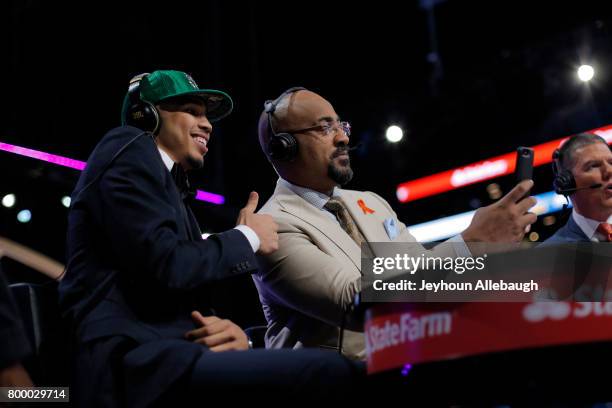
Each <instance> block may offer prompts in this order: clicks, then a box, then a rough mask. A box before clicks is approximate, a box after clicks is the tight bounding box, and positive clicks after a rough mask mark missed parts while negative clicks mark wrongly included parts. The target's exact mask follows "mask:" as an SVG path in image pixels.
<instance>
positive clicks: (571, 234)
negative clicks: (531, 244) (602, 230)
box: [542, 215, 591, 245]
mask: <svg viewBox="0 0 612 408" xmlns="http://www.w3.org/2000/svg"><path fill="white" fill-rule="evenodd" d="M590 241H591V240H590V239H589V238H588V237H587V236H586V235H585V233H584V232H582V230H581V229H580V227H579V226H578V224H576V221H574V217H573V216H571V215H570V217H569V219H568V220H567V222H566V223H565V225H564V226H562V227H561V228H559V229H558V230H557V232H555V233H554V234H553V235H552V236H551V237H550V238H548V239H547V240H546V241H544V242H543V244H542V245H551V244H561V243H566V242H590Z"/></svg>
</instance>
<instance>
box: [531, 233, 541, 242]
mask: <svg viewBox="0 0 612 408" xmlns="http://www.w3.org/2000/svg"><path fill="white" fill-rule="evenodd" d="M538 239H540V234H538V233H537V232H535V231H533V232H532V233H531V234H529V240H530V241H531V242H537V240H538Z"/></svg>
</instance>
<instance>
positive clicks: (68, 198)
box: [62, 196, 70, 208]
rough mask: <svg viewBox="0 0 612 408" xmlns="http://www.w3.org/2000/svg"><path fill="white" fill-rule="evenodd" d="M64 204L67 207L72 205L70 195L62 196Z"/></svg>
mask: <svg viewBox="0 0 612 408" xmlns="http://www.w3.org/2000/svg"><path fill="white" fill-rule="evenodd" d="M62 205H63V206H64V207H66V208H68V207H70V197H68V196H63V197H62Z"/></svg>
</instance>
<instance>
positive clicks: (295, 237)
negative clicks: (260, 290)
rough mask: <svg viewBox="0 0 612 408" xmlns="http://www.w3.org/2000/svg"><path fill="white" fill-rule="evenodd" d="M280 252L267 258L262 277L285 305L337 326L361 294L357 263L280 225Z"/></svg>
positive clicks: (297, 231)
mask: <svg viewBox="0 0 612 408" xmlns="http://www.w3.org/2000/svg"><path fill="white" fill-rule="evenodd" d="M280 230H284V231H283V232H282V233H281V234H279V249H278V250H277V251H276V252H274V253H273V254H272V255H271V256H268V257H266V258H265V259H263V262H264V263H265V265H264V266H265V267H264V268H261V272H260V273H259V278H260V279H261V281H262V283H263V284H264V285H265V288H266V292H268V294H270V295H272V296H274V298H275V299H276V300H277V301H278V302H279V303H281V304H283V305H285V306H286V307H289V308H291V309H294V310H297V311H299V312H301V313H303V314H305V315H308V316H310V317H313V318H316V319H319V320H322V321H324V322H326V323H329V324H331V325H334V326H338V325H340V323H341V320H342V315H343V312H344V310H347V309H348V308H349V306H350V305H351V304H352V302H353V298H354V296H355V294H356V293H357V292H359V291H360V288H361V282H360V278H361V275H360V273H359V271H358V270H357V269H356V268H355V266H354V265H353V264H349V263H348V262H341V261H339V260H338V259H335V258H334V257H332V256H330V255H328V254H326V253H325V252H323V251H321V250H320V249H319V248H318V247H317V246H316V245H315V244H314V243H313V242H312V241H311V240H310V238H309V237H308V235H306V234H304V233H303V232H301V231H299V230H298V229H296V228H292V227H288V226H287V225H282V224H280Z"/></svg>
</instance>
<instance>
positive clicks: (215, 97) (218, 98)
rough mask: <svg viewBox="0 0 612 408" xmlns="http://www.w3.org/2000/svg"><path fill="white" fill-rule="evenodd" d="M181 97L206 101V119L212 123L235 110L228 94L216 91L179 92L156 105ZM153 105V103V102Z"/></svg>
mask: <svg viewBox="0 0 612 408" xmlns="http://www.w3.org/2000/svg"><path fill="white" fill-rule="evenodd" d="M181 96H198V97H201V98H202V99H204V104H205V105H206V117H207V118H208V120H209V121H211V122H216V121H218V120H220V119H223V118H224V117H226V116H227V115H229V114H230V113H232V110H233V109H234V101H232V98H230V96H229V95H228V94H226V93H225V92H223V91H218V90H216V89H198V90H194V91H188V92H179V93H177V94H174V95H167V96H165V97H164V98H163V99H161V100H159V101H156V102H155V103H160V102H163V101H165V100H167V99H171V98H180V97H181ZM151 103H153V102H151Z"/></svg>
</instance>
